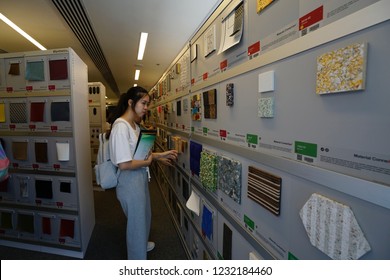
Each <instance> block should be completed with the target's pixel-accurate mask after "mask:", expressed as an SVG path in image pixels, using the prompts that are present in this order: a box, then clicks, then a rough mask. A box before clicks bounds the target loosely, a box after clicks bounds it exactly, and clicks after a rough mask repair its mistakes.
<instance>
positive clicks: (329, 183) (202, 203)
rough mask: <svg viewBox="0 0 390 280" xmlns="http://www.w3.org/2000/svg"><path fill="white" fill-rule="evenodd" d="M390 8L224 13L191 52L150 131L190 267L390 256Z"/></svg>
mask: <svg viewBox="0 0 390 280" xmlns="http://www.w3.org/2000/svg"><path fill="white" fill-rule="evenodd" d="M266 2H270V3H269V4H268V5H267V3H266ZM389 8H390V3H389V1H337V3H336V1H320V2H318V1H304V0H296V1H250V0H247V1H223V2H222V3H221V5H220V6H219V7H218V8H217V9H216V11H215V12H214V13H213V14H212V15H211V16H210V18H209V19H208V20H207V21H206V23H205V24H204V26H202V27H201V28H200V29H199V30H198V32H196V33H195V35H194V37H193V38H191V39H190V40H189V43H188V46H185V47H184V48H183V50H182V51H181V52H180V53H179V54H178V56H177V58H176V59H175V60H174V61H173V62H172V64H171V66H170V68H169V69H168V70H167V72H166V73H165V74H164V75H163V77H162V78H161V79H160V81H159V82H158V84H157V85H156V86H155V87H154V89H153V90H152V91H151V94H152V95H153V97H154V101H153V104H152V112H151V114H150V117H149V121H150V122H151V123H154V124H155V125H156V126H157V127H158V129H159V137H160V138H159V139H160V141H159V143H158V147H159V148H160V149H167V148H175V149H177V150H178V151H179V160H178V163H177V164H176V167H175V168H174V169H173V170H171V169H170V168H167V167H163V166H160V165H157V166H155V167H154V170H155V173H156V175H155V176H157V177H158V181H159V182H160V186H161V188H162V190H163V193H164V197H165V198H166V200H167V203H168V204H169V205H170V208H171V212H172V215H173V216H174V217H175V220H176V223H177V227H178V228H179V229H180V232H181V237H182V240H183V243H184V244H186V248H187V252H188V255H189V256H190V258H193V259H203V258H212V259H215V258H221V259H222V258H223V259H248V258H260V259H261V258H264V259H295V258H297V259H329V258H331V259H388V258H389V257H390V255H389V252H390V251H389V248H390V238H389V237H388V234H387V232H389V229H390V223H389V222H388V219H387V218H386V217H387V216H389V214H390V210H389V209H390V191H389V185H390V169H389V166H388V163H389V158H390V152H389V148H388V145H387V141H386V139H387V138H388V136H389V135H388V134H389V132H388V131H389V130H388V127H389V124H390V123H389V122H390V114H389V111H388V110H387V104H388V103H389V95H388V94H387V86H386V79H385V78H384V77H385V76H386V74H385V73H388V72H389V71H388V67H387V65H389V56H388V55H387V54H388V51H387V49H388V48H387V46H389V45H390V41H389V38H388V36H387V35H386V34H388V32H389V29H390V25H389V15H388V14H386V12H384V11H385V10H388V9H389ZM177 69H179V70H182V71H177ZM183 73H185V75H184V74H183ZM378 73H382V74H383V75H382V74H378ZM188 74H189V76H188ZM188 77H189V78H188ZM340 229H343V230H340Z"/></svg>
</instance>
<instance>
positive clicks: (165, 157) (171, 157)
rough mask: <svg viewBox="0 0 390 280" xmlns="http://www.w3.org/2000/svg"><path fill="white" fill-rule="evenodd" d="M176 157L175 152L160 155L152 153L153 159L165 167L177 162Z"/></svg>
mask: <svg viewBox="0 0 390 280" xmlns="http://www.w3.org/2000/svg"><path fill="white" fill-rule="evenodd" d="M177 155H178V153H177V151H176V150H169V151H165V152H161V153H153V158H154V159H156V160H158V161H160V162H161V163H163V164H165V165H169V166H173V165H174V162H175V161H177Z"/></svg>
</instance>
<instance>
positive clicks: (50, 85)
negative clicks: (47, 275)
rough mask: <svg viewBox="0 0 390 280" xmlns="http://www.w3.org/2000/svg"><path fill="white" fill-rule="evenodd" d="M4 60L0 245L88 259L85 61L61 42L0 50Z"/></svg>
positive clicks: (91, 219)
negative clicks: (5, 162)
mask: <svg viewBox="0 0 390 280" xmlns="http://www.w3.org/2000/svg"><path fill="white" fill-rule="evenodd" d="M0 67H1V68H0V77H1V79H0V96H1V101H0V102H1V104H0V105H1V106H2V108H3V109H2V112H1V114H2V118H1V119H2V121H1V123H0V135H1V136H0V137H1V138H2V139H3V141H4V142H5V151H6V154H7V156H8V157H9V159H10V162H11V165H10V169H9V172H10V178H9V180H8V181H6V182H3V183H2V186H1V190H0V217H1V218H0V244H1V245H5V246H12V247H19V248H23V249H30V250H35V251H42V252H47V253H53V254H60V255H66V256H71V257H76V258H83V257H84V254H85V252H86V250H87V247H88V243H89V240H90V237H91V235H92V231H93V228H94V225H95V211H94V200H93V190H92V172H91V168H90V165H91V155H90V152H89V151H90V149H89V147H90V138H89V133H88V132H89V123H88V117H89V116H88V110H86V108H88V97H87V92H88V72H87V66H86V64H85V63H84V62H83V61H82V60H81V59H80V58H79V57H78V56H77V54H76V53H75V52H74V51H73V50H72V49H71V48H64V49H53V50H46V51H36V52H23V53H7V54H1V55H0ZM86 147H88V149H86Z"/></svg>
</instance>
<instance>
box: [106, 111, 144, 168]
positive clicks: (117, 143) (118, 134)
mask: <svg viewBox="0 0 390 280" xmlns="http://www.w3.org/2000/svg"><path fill="white" fill-rule="evenodd" d="M139 133H140V128H139V127H138V126H136V129H135V130H134V129H133V128H132V127H131V125H130V124H129V123H128V122H127V121H125V120H124V119H122V118H118V119H117V120H116V121H115V122H114V125H113V128H112V131H111V134H110V158H111V161H112V163H113V164H115V165H116V166H118V164H119V163H122V162H127V161H131V160H133V155H134V151H135V147H136V145H137V141H138V136H139Z"/></svg>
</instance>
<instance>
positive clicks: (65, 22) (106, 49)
mask: <svg viewBox="0 0 390 280" xmlns="http://www.w3.org/2000/svg"><path fill="white" fill-rule="evenodd" d="M220 2H222V0H184V1H183V0H110V1H107V0H1V1H0V13H2V14H3V15H4V16H6V17H7V18H8V19H10V20H11V21H13V22H14V23H15V24H16V25H18V26H19V27H20V28H21V29H23V30H24V31H25V32H27V33H28V34H29V35H30V36H31V37H33V38H34V39H35V40H37V41H38V42H39V43H41V44H42V45H43V46H44V47H45V48H47V49H56V48H67V47H71V48H72V49H73V50H74V51H75V52H76V53H77V54H78V55H79V56H80V57H81V59H82V60H83V61H84V62H85V63H86V64H87V65H88V80H89V81H90V82H102V83H103V84H104V85H105V87H106V95H107V97H108V103H110V102H115V100H116V99H117V98H118V96H119V94H120V93H122V92H125V91H127V89H128V88H129V87H131V86H133V84H134V83H137V84H138V85H140V86H143V87H145V88H146V89H148V90H149V89H151V88H152V87H153V86H154V85H155V84H156V83H157V81H158V80H159V78H160V77H161V76H162V74H163V73H164V72H165V71H166V70H167V68H168V67H169V65H170V64H171V62H172V61H173V60H174V59H175V57H176V56H177V54H178V53H179V52H180V51H181V50H182V49H183V48H184V46H185V45H186V44H187V43H188V41H189V39H190V38H191V36H192V35H194V33H195V31H196V30H197V29H198V28H199V27H200V26H201V25H202V23H203V22H204V21H205V20H206V19H207V18H208V16H209V15H210V14H211V12H212V11H213V10H214V9H215V8H216V7H217V6H218V4H219V3H220ZM71 26H72V27H71ZM141 32H148V33H149V36H148V42H147V45H146V50H145V55H144V59H143V60H142V61H138V60H137V51H138V43H139V36H140V33H141ZM76 34H77V35H76ZM36 50H38V49H37V47H36V46H34V45H33V44H32V43H30V42H29V41H27V40H26V39H25V38H23V37H22V36H21V35H19V34H18V33H16V32H15V31H14V30H13V29H12V28H10V27H9V26H8V25H6V24H5V23H3V22H2V21H0V51H4V52H8V53H12V52H25V51H36ZM96 65H98V66H96ZM136 68H138V69H140V70H141V75H140V78H139V80H138V81H135V80H134V72H135V69H136Z"/></svg>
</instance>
